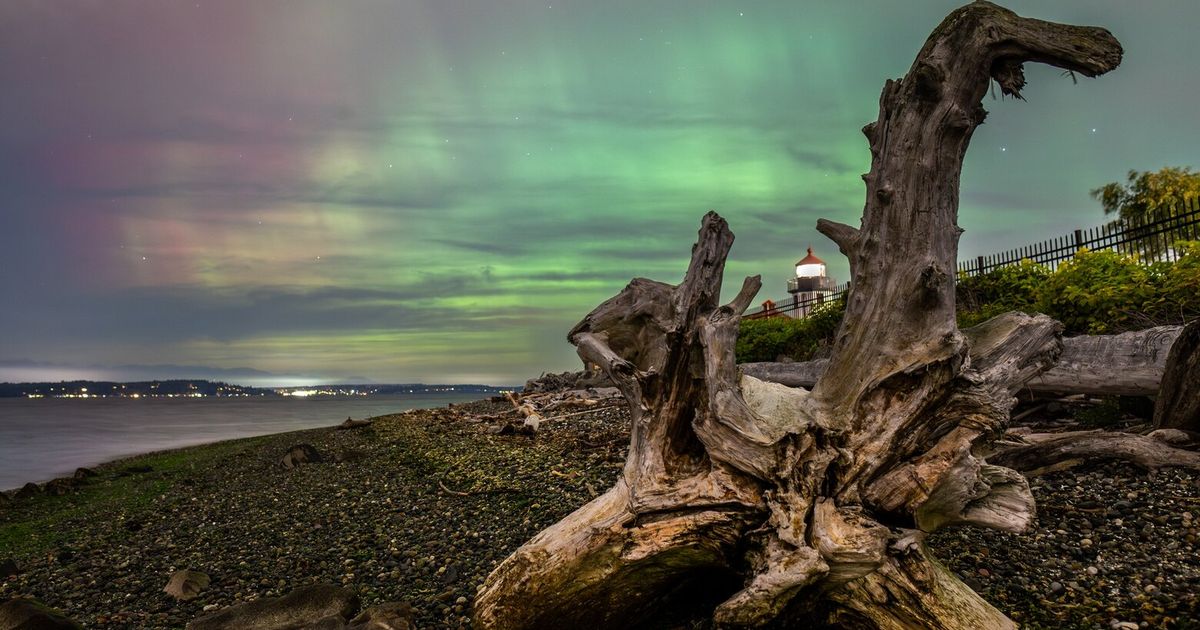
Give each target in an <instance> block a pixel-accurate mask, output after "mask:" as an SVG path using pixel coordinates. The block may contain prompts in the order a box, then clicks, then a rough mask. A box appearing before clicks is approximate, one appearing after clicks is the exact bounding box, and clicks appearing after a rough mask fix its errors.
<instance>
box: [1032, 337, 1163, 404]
mask: <svg viewBox="0 0 1200 630" xmlns="http://www.w3.org/2000/svg"><path fill="white" fill-rule="evenodd" d="M1182 328H1183V327H1182V326H1158V327H1156V328H1148V329H1146V330H1138V331H1135V332H1127V333H1122V334H1119V335H1085V336H1080V337H1071V338H1069V339H1064V340H1063V356H1062V358H1061V359H1059V362H1058V364H1057V365H1055V366H1054V367H1053V368H1052V369H1050V370H1047V371H1046V372H1045V373H1044V374H1041V375H1040V376H1037V377H1034V378H1033V379H1032V380H1030V382H1029V388H1030V389H1031V390H1033V391H1036V392H1062V393H1072V394H1099V395H1110V396H1113V395H1120V396H1154V395H1155V394H1157V393H1158V387H1159V383H1160V382H1161V381H1162V377H1163V371H1164V370H1165V369H1166V365H1167V355H1168V354H1169V352H1170V349H1171V346H1172V345H1173V344H1174V343H1175V340H1176V338H1178V337H1179V331H1180V330H1181V329H1182Z"/></svg>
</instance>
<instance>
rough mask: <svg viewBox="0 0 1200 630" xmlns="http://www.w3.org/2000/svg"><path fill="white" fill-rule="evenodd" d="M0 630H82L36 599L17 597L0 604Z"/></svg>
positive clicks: (79, 626)
mask: <svg viewBox="0 0 1200 630" xmlns="http://www.w3.org/2000/svg"><path fill="white" fill-rule="evenodd" d="M0 628H3V629H5V630H7V629H9V628H13V629H16V628H21V629H22V630H24V629H26V628H28V629H30V630H82V628H83V626H81V625H79V624H77V623H75V622H74V621H72V620H70V619H68V618H67V617H66V616H65V615H63V614H62V613H60V612H58V611H57V610H54V609H53V608H50V607H49V606H47V605H45V604H43V603H42V602H39V601H38V600H36V599H32V598H28V597H18V598H16V599H10V600H8V601H7V602H4V603H3V604H0Z"/></svg>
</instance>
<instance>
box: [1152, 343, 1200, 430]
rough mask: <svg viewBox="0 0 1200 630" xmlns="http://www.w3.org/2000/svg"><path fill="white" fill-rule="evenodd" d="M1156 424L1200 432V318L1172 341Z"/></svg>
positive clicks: (1155, 409)
mask: <svg viewBox="0 0 1200 630" xmlns="http://www.w3.org/2000/svg"><path fill="white" fill-rule="evenodd" d="M1154 426H1155V427H1157V428H1159V429H1182V430H1184V431H1192V432H1197V433H1200V319H1197V320H1195V321H1193V322H1192V323H1190V324H1188V325H1187V326H1186V327H1185V328H1184V329H1183V331H1182V332H1181V333H1180V335H1179V338H1178V339H1176V340H1175V343H1173V344H1172V345H1171V351H1170V353H1169V355H1168V357H1167V362H1166V367H1165V369H1164V371H1163V378H1162V384H1161V385H1160V386H1159V390H1158V399H1157V400H1155V401H1154Z"/></svg>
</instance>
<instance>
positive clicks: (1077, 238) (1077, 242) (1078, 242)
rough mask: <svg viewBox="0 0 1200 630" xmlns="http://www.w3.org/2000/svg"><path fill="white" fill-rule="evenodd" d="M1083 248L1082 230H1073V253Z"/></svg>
mask: <svg viewBox="0 0 1200 630" xmlns="http://www.w3.org/2000/svg"><path fill="white" fill-rule="evenodd" d="M1081 248H1083V230H1075V251H1079V250H1080V249H1081Z"/></svg>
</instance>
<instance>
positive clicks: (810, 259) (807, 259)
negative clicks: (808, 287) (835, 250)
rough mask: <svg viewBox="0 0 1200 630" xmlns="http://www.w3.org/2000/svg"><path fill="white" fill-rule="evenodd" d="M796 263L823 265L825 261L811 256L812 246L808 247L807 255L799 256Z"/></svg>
mask: <svg viewBox="0 0 1200 630" xmlns="http://www.w3.org/2000/svg"><path fill="white" fill-rule="evenodd" d="M796 264H797V265H824V264H825V261H824V260H821V259H820V258H817V257H816V256H813V253H812V248H811V247H809V248H808V255H807V256H805V257H804V258H801V259H800V260H799V261H798V262H797V263H796Z"/></svg>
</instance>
